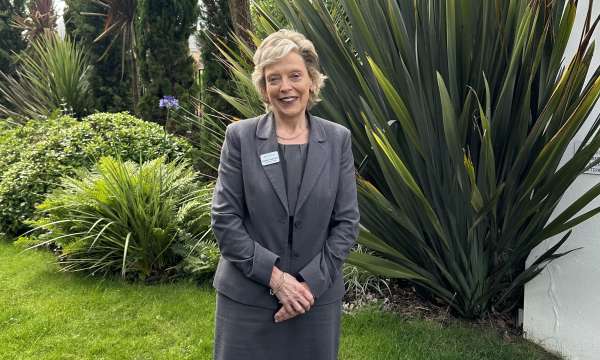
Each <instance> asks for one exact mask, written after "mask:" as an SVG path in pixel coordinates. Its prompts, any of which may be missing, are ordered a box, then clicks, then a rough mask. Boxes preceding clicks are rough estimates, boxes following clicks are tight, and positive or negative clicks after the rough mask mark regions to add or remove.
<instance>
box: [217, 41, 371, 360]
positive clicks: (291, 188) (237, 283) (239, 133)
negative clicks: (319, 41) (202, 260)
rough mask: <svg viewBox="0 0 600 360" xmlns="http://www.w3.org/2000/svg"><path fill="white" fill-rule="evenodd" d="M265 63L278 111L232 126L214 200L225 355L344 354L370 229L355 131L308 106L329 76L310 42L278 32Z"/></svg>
mask: <svg viewBox="0 0 600 360" xmlns="http://www.w3.org/2000/svg"><path fill="white" fill-rule="evenodd" d="M254 65H255V68H254V73H253V74H252V78H253V81H254V84H255V86H256V88H257V89H258V91H259V92H260V93H261V94H262V96H263V100H264V102H265V105H266V107H267V110H268V112H267V113H266V114H264V115H261V116H258V117H255V118H252V119H247V120H243V121H238V122H236V123H233V124H230V125H229V126H228V127H227V130H226V133H225V142H224V144H223V147H222V150H221V162H220V165H219V172H218V179H217V184H216V187H215V192H214V196H213V202H212V226H213V231H214V233H215V236H216V238H217V240H218V243H219V248H220V250H221V258H220V261H219V265H218V268H217V272H216V274H215V278H214V282H213V286H214V287H215V288H216V289H217V305H216V316H215V346H214V359H218V360H234V359H235V360H237V359H261V360H271V359H280V358H281V359H285V360H294V359H303V360H305V359H311V360H332V359H336V358H337V353H338V346H339V336H340V319H341V307H342V296H343V295H344V291H345V289H344V280H343V276H342V271H341V270H342V264H343V262H344V260H345V259H346V257H347V255H348V253H349V251H350V248H351V247H352V245H353V244H354V242H355V240H356V237H357V234H358V222H359V212H358V205H357V196H356V179H355V173H354V161H353V157H352V147H351V137H350V131H349V130H348V129H346V128H345V127H343V126H341V125H338V124H336V123H333V122H330V121H327V120H324V119H322V118H319V117H317V116H314V115H312V114H310V113H309V111H308V110H309V109H310V108H311V107H312V106H313V105H314V104H316V103H317V102H318V101H319V91H320V90H321V88H322V87H323V85H324V80H325V76H324V75H323V74H321V73H320V72H319V63H318V56H317V53H316V51H315V48H314V45H313V44H312V42H311V41H309V40H308V39H306V38H305V37H304V35H302V34H300V33H298V32H294V31H290V30H280V31H278V32H275V33H273V34H271V35H269V36H268V37H267V38H266V39H265V40H264V41H263V42H262V43H261V45H260V46H259V47H258V49H257V50H256V53H255V55H254Z"/></svg>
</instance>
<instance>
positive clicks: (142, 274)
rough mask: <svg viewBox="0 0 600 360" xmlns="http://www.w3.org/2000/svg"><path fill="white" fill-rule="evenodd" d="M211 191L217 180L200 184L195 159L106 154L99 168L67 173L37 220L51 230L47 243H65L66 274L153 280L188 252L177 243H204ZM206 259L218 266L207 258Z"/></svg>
mask: <svg viewBox="0 0 600 360" xmlns="http://www.w3.org/2000/svg"><path fill="white" fill-rule="evenodd" d="M211 195H212V184H211V185H209V186H205V187H204V188H200V186H199V184H198V182H197V180H196V175H195V173H194V171H193V169H192V168H191V166H190V165H189V161H188V160H183V161H175V162H165V157H160V158H157V159H154V160H150V161H146V162H144V163H142V164H140V165H138V164H136V163H134V162H129V161H128V162H122V161H119V160H115V159H114V158H112V157H103V158H101V159H100V161H99V162H98V163H97V164H96V166H95V167H94V169H93V170H88V169H83V170H81V171H78V172H77V174H76V176H74V177H66V178H64V179H63V182H62V185H61V187H60V188H58V189H56V190H55V191H53V192H52V193H51V194H50V195H48V197H47V198H46V200H44V202H43V203H41V204H40V205H39V206H38V207H37V211H38V212H39V214H40V216H39V219H38V220H36V221H33V222H31V224H33V225H36V226H38V227H37V228H36V229H38V228H43V229H45V230H47V231H48V233H46V234H45V235H44V236H43V237H44V238H48V239H47V240H44V241H41V242H40V245H42V244H47V243H50V242H52V243H56V244H57V245H59V246H60V247H61V249H62V254H61V256H60V263H61V265H62V270H64V271H84V272H87V273H91V274H102V275H114V274H121V275H122V276H123V277H127V278H133V279H142V280H147V281H148V280H150V279H156V278H162V277H165V276H166V277H168V276H172V275H174V274H175V271H174V270H175V266H176V265H178V264H179V263H180V262H181V260H182V256H180V255H178V253H177V252H176V251H174V250H173V245H174V244H176V243H177V242H181V241H182V240H183V239H185V240H186V241H188V242H190V241H195V242H194V246H198V245H199V243H200V242H201V241H202V240H203V239H201V237H206V236H207V234H208V233H209V232H210V229H209V225H210V216H209V213H210V211H209V209H210V196H211ZM34 230H35V229H34ZM40 238H42V236H40ZM213 244H214V242H213ZM205 248H206V247H204V246H201V247H199V249H205ZM192 251H193V250H192ZM199 262H204V263H206V264H205V266H204V268H203V271H205V272H206V271H210V269H206V268H208V267H210V263H208V262H207V261H206V259H203V258H202V259H199ZM213 269H214V268H213Z"/></svg>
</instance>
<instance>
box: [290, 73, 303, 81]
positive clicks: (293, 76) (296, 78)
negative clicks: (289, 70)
mask: <svg viewBox="0 0 600 360" xmlns="http://www.w3.org/2000/svg"><path fill="white" fill-rule="evenodd" d="M291 77H292V80H299V79H300V78H301V77H302V76H301V75H300V74H292V76H291Z"/></svg>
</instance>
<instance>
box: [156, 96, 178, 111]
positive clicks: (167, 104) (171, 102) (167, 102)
mask: <svg viewBox="0 0 600 360" xmlns="http://www.w3.org/2000/svg"><path fill="white" fill-rule="evenodd" d="M158 106H159V107H160V108H161V109H162V108H167V109H177V108H179V100H177V99H175V96H170V95H166V96H163V98H162V99H160V102H159V103H158Z"/></svg>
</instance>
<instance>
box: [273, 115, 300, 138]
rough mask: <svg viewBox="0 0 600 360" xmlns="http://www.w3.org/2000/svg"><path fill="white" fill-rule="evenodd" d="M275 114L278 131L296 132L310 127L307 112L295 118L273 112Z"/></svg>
mask: <svg viewBox="0 0 600 360" xmlns="http://www.w3.org/2000/svg"><path fill="white" fill-rule="evenodd" d="M273 116H274V118H275V127H276V128H277V130H278V131H283V132H284V133H295V132H297V131H299V130H302V129H306V128H308V119H307V115H306V114H305V113H303V114H302V115H301V116H298V117H295V118H286V117H282V116H277V114H275V113H273Z"/></svg>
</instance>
